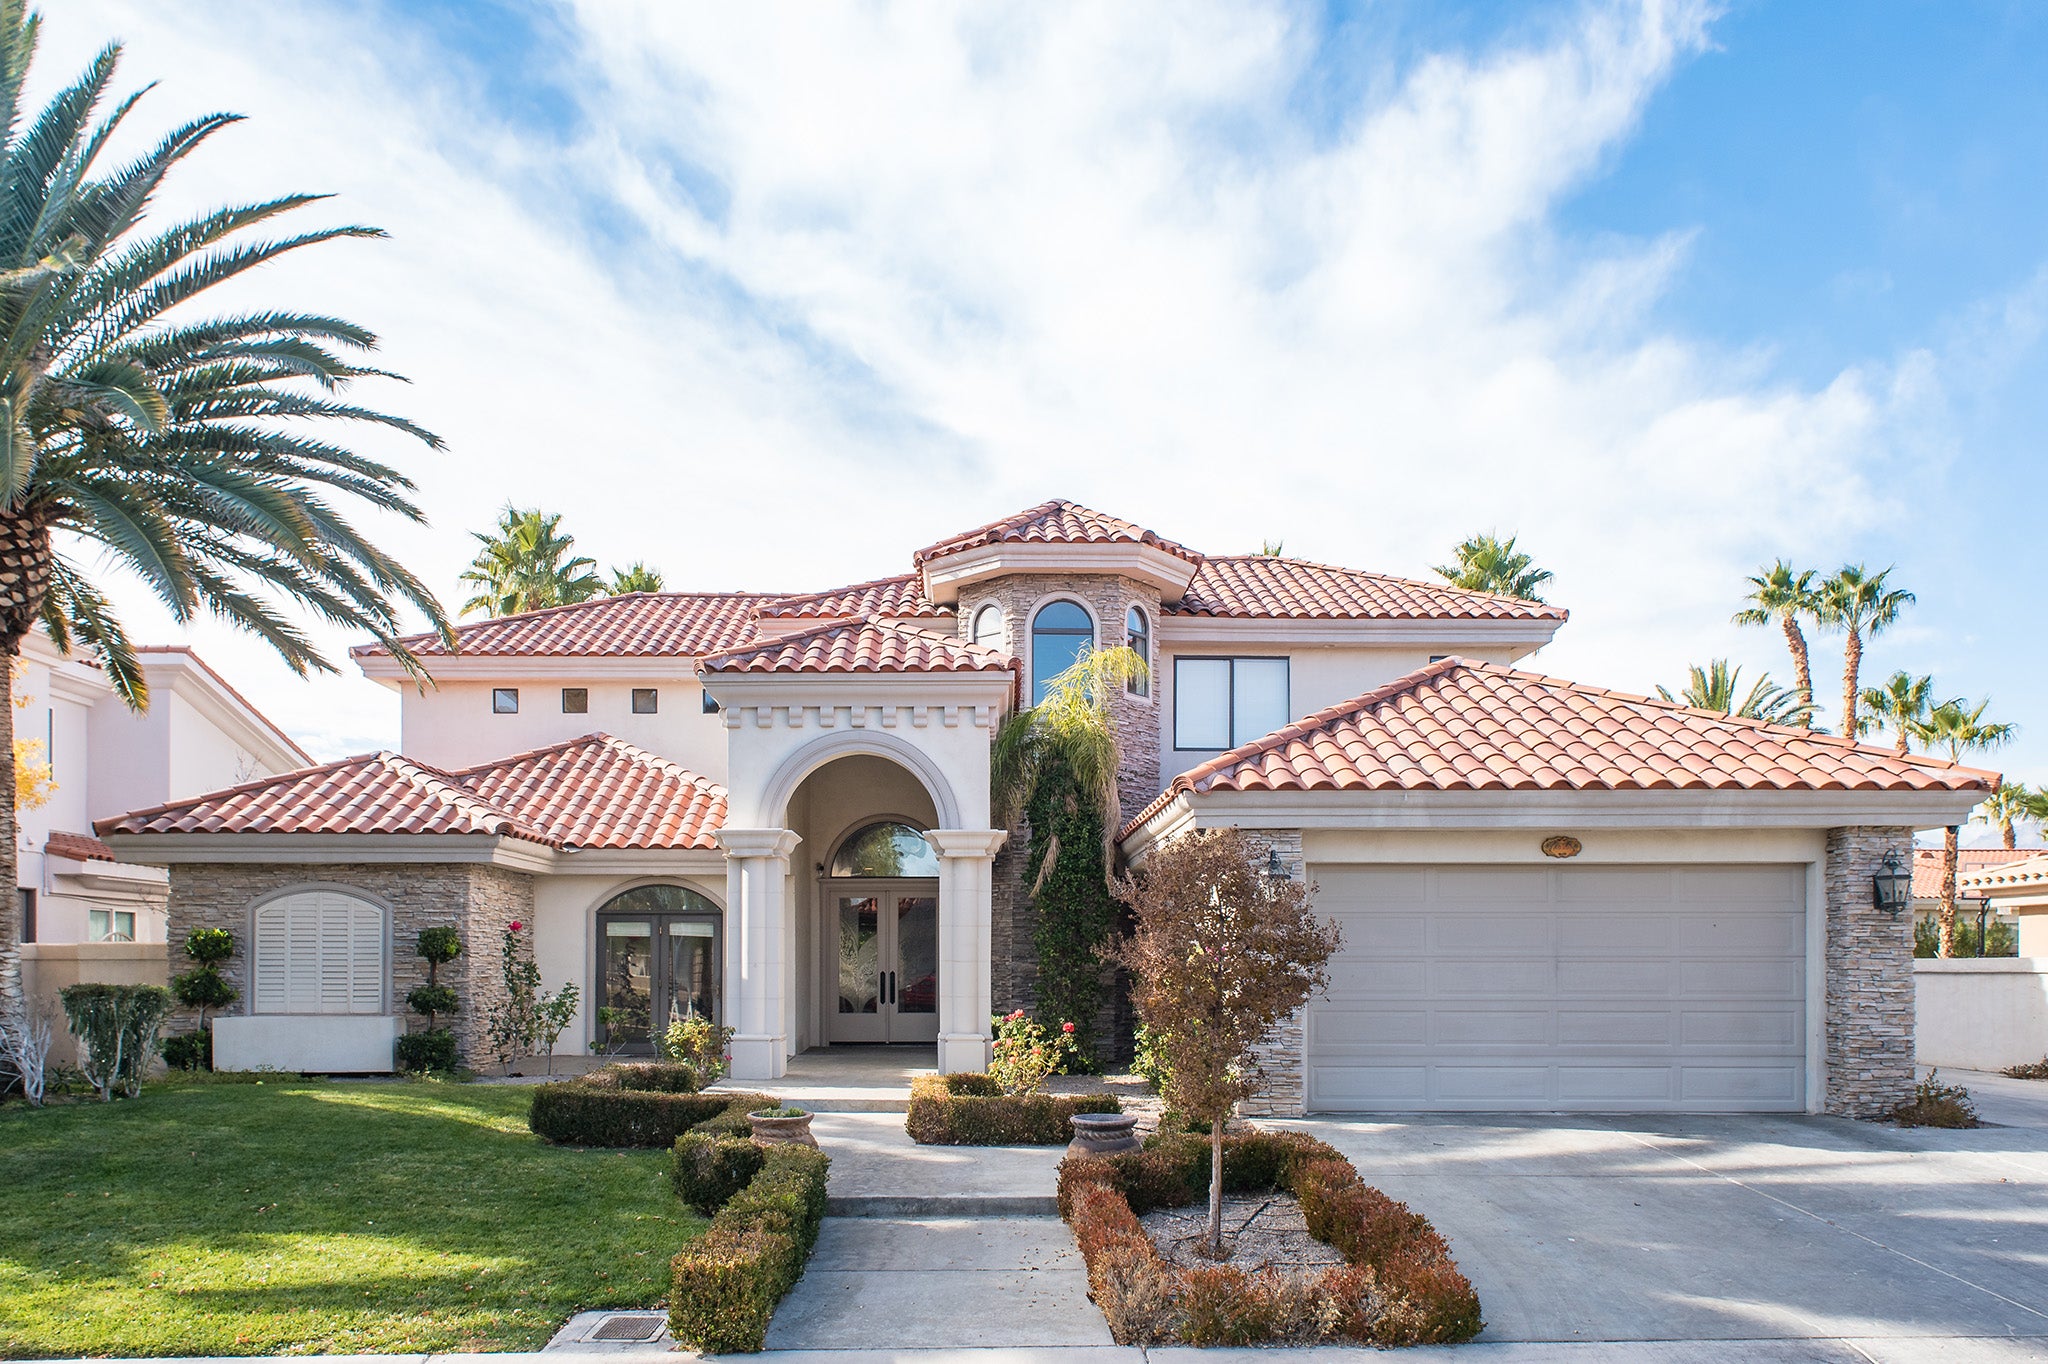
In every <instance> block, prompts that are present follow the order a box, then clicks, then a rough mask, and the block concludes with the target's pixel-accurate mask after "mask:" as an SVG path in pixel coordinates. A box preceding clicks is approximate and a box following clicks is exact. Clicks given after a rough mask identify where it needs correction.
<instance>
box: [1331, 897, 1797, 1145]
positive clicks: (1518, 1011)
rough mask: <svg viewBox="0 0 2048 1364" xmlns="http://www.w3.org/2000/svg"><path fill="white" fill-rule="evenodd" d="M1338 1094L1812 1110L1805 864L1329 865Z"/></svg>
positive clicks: (1353, 1103)
mask: <svg viewBox="0 0 2048 1364" xmlns="http://www.w3.org/2000/svg"><path fill="white" fill-rule="evenodd" d="M1312 875H1313V877H1314V879H1315V880H1316V881H1317V882H1318V884H1319V885H1320V886H1321V890H1322V893H1321V906H1322V909H1323V912H1324V913H1326V914H1329V915H1332V916H1333V917H1335V918H1337V920H1338V921H1339V923H1340V924H1341V925H1342V927H1343V929H1344V934H1345V938H1344V946H1343V948H1342V950H1341V951H1340V952H1339V954H1338V956H1337V958H1336V959H1335V960H1334V961H1333V962H1332V963H1331V980H1332V985H1331V992H1330V993H1331V997H1330V998H1329V999H1326V1000H1318V1001H1316V1002H1315V1003H1314V1004H1312V1005H1311V1007H1310V1013H1309V1018H1308V1029H1307V1033H1308V1036H1307V1042H1308V1053H1309V1056H1308V1067H1307V1069H1308V1083H1309V1103H1310V1106H1311V1108H1312V1109H1317V1110H1323V1111H1332V1110H1335V1111H1341V1110H1345V1109H1352V1110H1362V1111H1371V1110H1403V1109H1407V1110H1416V1109H1441V1110H1457V1111H1486V1110H1489V1109H1533V1110H1547V1109H1585V1110H1591V1111H1599V1110H1607V1111H1615V1110H1628V1109H1640V1110H1645V1111H1655V1110H1678V1109H1690V1110H1697V1111H1720V1112H1742V1111H1756V1110H1763V1109H1773V1110H1784V1109H1792V1110H1796V1109H1799V1108H1801V1107H1802V1106H1803V1101H1804V1084H1805V1056H1804V1050H1805V1032H1806V1023H1805V1020H1806V1005H1805V1001H1804V989H1805V914H1804V895H1805V877H1804V869H1803V868H1799V867H1748V866H1743V867H1729V868H1699V867H1633V866H1632V867H1614V868H1601V867H1571V868H1549V867H1543V868H1524V867H1515V868H1490V867H1455V868H1433V869H1424V870H1417V869H1415V868H1391V869H1382V868H1371V869H1367V868H1356V867H1335V868H1325V867H1318V868H1314V869H1312Z"/></svg>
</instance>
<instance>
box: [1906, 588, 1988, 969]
mask: <svg viewBox="0 0 2048 1364" xmlns="http://www.w3.org/2000/svg"><path fill="white" fill-rule="evenodd" d="M1879 576H1880V577H1882V576H1883V575H1881V574H1880V575H1879ZM1990 705H1991V702H1990V700H1989V699H1988V698H1987V699H1985V700H1983V701H1979V702H1978V703H1977V704H1976V706H1975V708H1972V707H1971V706H1970V704H1969V703H1968V702H1967V701H1965V700H1963V699H1962V698H1961V697H1957V698H1956V699H1955V700H1953V701H1944V702H1942V703H1941V704H1940V705H1938V706H1936V707H1935V708H1934V709H1933V710H1931V711H1929V712H1928V713H1927V718H1926V719H1925V720H1923V721H1921V722H1920V723H1919V724H1917V725H1915V726H1914V727H1913V737H1914V738H1916V739H1918V740H1920V741H1921V742H1922V743H1924V744H1926V745H1927V746H1928V747H1929V748H1931V749H1941V750H1945V751H1946V752H1947V754H1948V757H1949V761H1951V762H1958V763H1959V762H1961V761H1962V760H1963V755H1964V754H1966V753H1983V752H1988V751H1989V750H1991V749H1994V748H1997V747H1998V746H1999V745H2001V744H2003V743H2005V742H2007V741H2008V740H2010V739H2011V738H2012V737H2013V735H2015V734H2017V733H2019V727H2018V726H2017V725H2007V724H1986V723H1985V721H1984V712H1985V710H1986V709H1987V708H1988V707H1989V706H1990ZM1959 833H1960V831H1959V830H1958V829H1957V828H1956V826H1955V825H1953V824H1951V825H1949V826H1948V827H1947V828H1946V829H1944V830H1942V837H1941V905H1940V907H1939V909H1937V910H1936V915H1937V922H1938V923H1939V925H1940V928H1941V947H1940V949H1939V950H1940V953H1941V955H1942V956H1944V957H1952V956H1954V955H1955V951H1956V861H1957V858H1956V848H1957V844H1958V843H1959V842H1960V841H1961V840H1960V838H1959V836H1958V835H1959Z"/></svg>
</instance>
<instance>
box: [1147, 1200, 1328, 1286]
mask: <svg viewBox="0 0 2048 1364" xmlns="http://www.w3.org/2000/svg"><path fill="white" fill-rule="evenodd" d="M1138 1222H1139V1224H1140V1225H1141V1226H1143V1227H1144V1228H1145V1234H1146V1235H1148V1236H1150V1237H1151V1238H1152V1244H1153V1245H1155V1246H1157V1247H1158V1248H1159V1256H1160V1258H1161V1259H1163V1260H1165V1261H1166V1262H1167V1263H1169V1264H1174V1265H1180V1266H1182V1267H1184V1268H1188V1269H1200V1268H1204V1267H1213V1266H1215V1264H1216V1263H1217V1262H1216V1261H1215V1260H1212V1259H1210V1258H1209V1257H1208V1256H1206V1255H1204V1254H1202V1253H1201V1249H1200V1247H1201V1245H1202V1242H1203V1240H1204V1239H1205V1238H1206V1237H1207V1236H1208V1234H1209V1204H1208V1201H1207V1200H1206V1199H1205V1200H1203V1201H1202V1202H1200V1203H1189V1204H1187V1205H1185V1206H1184V1207H1178V1208H1157V1209H1154V1210H1153V1211H1151V1212H1148V1213H1146V1214H1145V1215H1144V1216H1143V1217H1140V1218H1139V1219H1138ZM1223 1245H1224V1248H1225V1249H1226V1250H1227V1251H1229V1252H1230V1260H1229V1264H1230V1266H1231V1267H1232V1268H1233V1269H1241V1270H1243V1271H1245V1272H1246V1273H1248V1274H1249V1273H1255V1272H1257V1271H1258V1270H1262V1269H1273V1270H1278V1271H1280V1272H1281V1273H1283V1274H1301V1273H1318V1272H1320V1271H1322V1270H1324V1269H1327V1268H1330V1267H1331V1266H1334V1265H1341V1264H1343V1263H1344V1257H1343V1256H1342V1255H1341V1254H1339V1253H1338V1252H1337V1248H1336V1247H1335V1246H1332V1245H1330V1244H1329V1243H1328V1242H1326V1241H1318V1240H1317V1239H1316V1238H1315V1237H1313V1236H1311V1235H1309V1234H1308V1223H1307V1222H1306V1221H1305V1220H1304V1219H1303V1218H1302V1215H1301V1204H1300V1203H1298V1202H1296V1201H1295V1198H1294V1195H1292V1194H1286V1193H1266V1194H1226V1195H1224V1198H1223Z"/></svg>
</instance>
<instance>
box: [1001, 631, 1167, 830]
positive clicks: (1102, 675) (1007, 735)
mask: <svg viewBox="0 0 2048 1364" xmlns="http://www.w3.org/2000/svg"><path fill="white" fill-rule="evenodd" d="M1145 675H1146V668H1145V660H1144V658H1143V657H1141V656H1140V655H1139V654H1138V652H1137V651H1136V650H1135V649H1125V648H1118V649H1098V650H1094V651H1092V652H1090V653H1088V654H1085V655H1083V656H1082V657H1081V659H1080V660H1079V661H1078V662H1076V663H1075V664H1074V666H1073V667H1071V668H1068V669H1067V670H1066V671H1065V672H1063V673H1061V674H1060V675H1059V676H1058V677H1055V678H1054V679H1053V680H1052V685H1051V687H1050V688H1049V689H1048V690H1047V692H1046V696H1045V699H1044V700H1043V701H1041V702H1039V703H1038V704H1037V705H1035V706H1032V707H1030V708H1029V709H1027V710H1020V711H1018V712H1017V713H1016V714H1015V715H1013V716H1011V717H1010V718H1009V719H1008V720H1006V721H1004V722H1003V726H1002V728H1001V729H999V730H997V731H996V737H995V744H994V747H993V749H992V750H991V751H990V754H989V787H990V794H991V797H992V798H993V800H994V803H995V813H996V818H998V819H1000V820H1001V821H1002V822H1003V823H1004V824H1005V825H1010V824H1015V823H1016V822H1017V817H1018V816H1019V815H1020V814H1022V813H1023V811H1024V807H1025V806H1027V805H1029V804H1030V803H1031V797H1032V794H1033V792H1035V791H1036V790H1037V787H1038V784H1039V782H1040V781H1041V780H1043V779H1045V778H1046V777H1048V776H1049V775H1051V774H1052V773H1054V772H1055V771H1058V772H1061V773H1065V774H1067V775H1068V776H1070V777H1071V779H1072V781H1073V783H1074V785H1075V786H1076V787H1077V788H1079V790H1081V791H1082V792H1084V793H1085V794H1086V795H1087V797H1088V799H1089V800H1090V802H1091V803H1093V804H1094V805H1095V806H1096V807H1097V808H1098V809H1099V810H1100V811H1101V813H1102V819H1103V824H1104V827H1105V830H1106V833H1105V837H1106V838H1108V837H1114V836H1115V832H1116V827H1117V822H1118V821H1117V814H1118V807H1117V788H1116V770H1117V763H1118V761H1119V759H1120V757H1121V755H1120V753H1119V751H1118V748H1117V742H1116V728H1115V726H1114V725H1113V724H1112V723H1111V719H1110V711H1109V706H1110V702H1111V700H1112V699H1113V698H1115V697H1117V696H1120V695H1122V694H1123V691H1124V689H1125V688H1126V687H1127V686H1128V685H1129V684H1130V683H1132V682H1135V681H1140V680H1142V679H1143V678H1144V677H1145ZM1103 847H1104V851H1105V853H1106V852H1107V851H1108V848H1109V844H1108V843H1107V842H1105V843H1104V845H1103Z"/></svg>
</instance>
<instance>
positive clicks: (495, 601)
mask: <svg viewBox="0 0 2048 1364" xmlns="http://www.w3.org/2000/svg"><path fill="white" fill-rule="evenodd" d="M561 526H562V514H561V513H560V512H551V513H544V512H542V511H540V510H539V509H538V508H536V509H535V510H533V511H520V510H519V509H518V508H516V507H513V506H510V505H507V506H506V508H505V510H504V511H503V512H502V513H500V514H499V517H498V526H497V529H496V530H494V531H483V530H476V531H471V532H470V534H471V535H472V536H474V537H475V539H476V540H477V542H478V543H479V544H481V545H482V546H483V548H482V549H480V550H478V551H477V556H476V558H475V559H474V560H472V561H471V563H470V565H469V567H468V568H466V569H464V570H463V572H462V581H463V582H465V583H470V584H472V585H474V586H475V587H476V589H477V591H476V594H475V595H474V596H472V597H471V598H470V599H469V600H468V601H466V602H464V603H463V604H462V613H463V614H464V615H468V614H469V613H470V612H472V611H481V612H483V613H484V614H485V615H490V616H512V615H517V614H518V613H519V612H521V611H538V610H540V609H541V608H543V607H547V606H573V605H574V604H575V603H577V602H581V601H589V600H590V599H591V598H592V597H601V596H603V595H604V579H602V578H600V577H598V576H597V573H596V571H595V570H596V568H597V560H595V559H586V558H582V557H580V556H579V557H577V558H574V559H571V558H568V557H566V556H567V555H568V553H569V551H570V550H571V549H572V548H574V547H575V544H576V537H575V536H573V535H564V534H562V531H561Z"/></svg>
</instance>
